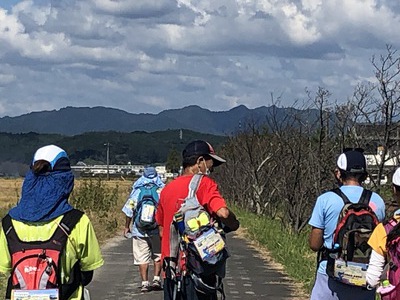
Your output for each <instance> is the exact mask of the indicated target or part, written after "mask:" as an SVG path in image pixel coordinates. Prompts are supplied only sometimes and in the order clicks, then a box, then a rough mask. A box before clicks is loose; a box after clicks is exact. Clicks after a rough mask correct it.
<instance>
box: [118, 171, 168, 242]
mask: <svg viewBox="0 0 400 300" xmlns="http://www.w3.org/2000/svg"><path fill="white" fill-rule="evenodd" d="M147 184H154V185H156V186H157V187H158V188H159V189H161V188H163V187H164V183H163V182H162V181H161V179H160V177H159V176H158V175H157V176H156V177H154V178H147V177H144V176H141V177H140V178H139V179H138V180H137V181H136V182H135V183H134V184H133V186H132V192H131V194H130V195H129V197H128V200H126V202H125V205H124V206H123V207H122V211H123V212H124V214H125V215H126V216H127V217H129V218H133V214H134V211H135V207H136V205H137V201H138V198H139V194H140V187H142V186H145V185H147ZM157 192H158V193H159V191H157ZM131 233H132V237H148V236H153V235H158V234H159V232H158V228H156V229H154V230H153V231H151V232H148V233H146V232H141V231H139V229H138V228H137V226H136V224H135V220H132V225H131Z"/></svg>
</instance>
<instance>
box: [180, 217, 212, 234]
mask: <svg viewBox="0 0 400 300" xmlns="http://www.w3.org/2000/svg"><path fill="white" fill-rule="evenodd" d="M186 224H187V226H188V228H189V229H190V231H192V232H196V231H198V230H199V229H200V228H201V227H203V226H206V225H208V224H210V217H209V215H208V214H207V213H205V212H202V213H200V214H199V215H198V216H197V217H195V218H191V219H189V220H187V221H186Z"/></svg>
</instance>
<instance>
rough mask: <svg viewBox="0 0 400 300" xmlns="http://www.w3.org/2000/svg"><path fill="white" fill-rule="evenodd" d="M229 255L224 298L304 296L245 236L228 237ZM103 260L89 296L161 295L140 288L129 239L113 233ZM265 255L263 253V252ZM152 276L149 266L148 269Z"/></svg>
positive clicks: (147, 298)
mask: <svg viewBox="0 0 400 300" xmlns="http://www.w3.org/2000/svg"><path fill="white" fill-rule="evenodd" d="M227 242H228V247H229V252H230V254H231V257H230V258H229V259H228V263H227V275H226V278H225V279H224V286H225V294H226V299H257V298H259V299H274V300H279V299H307V298H305V296H304V295H300V294H299V292H298V290H297V289H296V286H295V285H294V284H293V282H291V281H290V279H288V278H287V277H286V276H285V275H284V274H283V273H282V272H281V271H280V270H279V268H277V267H276V264H274V263H273V262H269V261H268V260H266V259H264V258H263V257H262V256H263V254H260V252H259V251H256V250H255V249H254V247H252V246H251V245H250V244H249V243H248V241H247V240H245V239H243V238H242V237H239V236H238V235H235V234H230V235H229V237H228V241H227ZM102 253H103V256H104V259H105V264H104V266H103V267H102V268H100V269H99V270H97V271H95V274H94V279H93V281H92V283H91V284H90V285H89V286H88V289H89V290H90V295H91V300H115V299H119V300H125V299H126V300H128V299H129V300H131V299H143V300H152V299H163V294H162V291H151V292H149V293H145V294H142V293H141V292H140V285H141V280H140V276H139V273H138V268H137V267H136V266H134V265H133V258H132V244H131V240H128V239H125V238H123V237H116V238H114V239H112V240H110V241H109V242H108V243H107V245H105V246H104V247H103V248H102ZM264 255H265V254H264ZM149 274H150V280H151V279H152V268H151V269H150V272H149Z"/></svg>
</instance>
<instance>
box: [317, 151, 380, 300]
mask: <svg viewBox="0 0 400 300" xmlns="http://www.w3.org/2000/svg"><path fill="white" fill-rule="evenodd" d="M367 174H368V173H367V163H366V159H365V156H364V154H363V153H362V151H360V149H346V150H344V151H343V153H341V154H340V155H339V157H338V159H337V163H336V169H335V179H336V181H337V183H338V185H339V186H340V192H341V193H343V194H344V195H345V196H346V197H347V198H348V200H349V201H350V202H351V203H358V201H359V200H360V199H361V195H362V194H363V192H364V188H363V187H362V183H363V181H364V180H365V179H366V177H367ZM368 205H369V206H370V208H371V209H372V210H373V211H374V212H375V214H376V216H377V218H378V220H379V221H382V220H383V219H384V218H385V204H384V201H383V199H382V198H381V197H380V196H379V195H378V194H376V193H372V194H371V197H370V201H369V203H368ZM343 207H344V201H343V199H342V197H340V196H339V195H338V194H337V193H335V192H334V191H328V192H325V193H323V194H322V195H320V196H319V197H318V198H317V201H316V203H315V206H314V209H313V212H312V215H311V218H310V220H309V225H311V227H312V228H311V233H310V237H309V245H310V248H311V249H312V250H313V251H316V252H318V253H320V254H321V257H320V259H319V261H318V266H317V273H316V278H315V283H314V287H313V289H312V292H311V300H321V299H324V300H347V299H349V300H374V299H375V291H373V290H366V289H362V288H361V287H358V286H351V285H346V284H343V283H341V282H337V281H335V280H334V279H332V278H331V277H329V276H328V275H327V271H326V267H327V255H324V254H326V253H327V252H329V251H330V250H331V249H332V248H333V238H334V233H335V230H336V227H337V222H338V219H339V215H340V212H341V211H342V208H343Z"/></svg>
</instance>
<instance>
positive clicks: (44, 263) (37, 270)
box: [2, 209, 83, 300]
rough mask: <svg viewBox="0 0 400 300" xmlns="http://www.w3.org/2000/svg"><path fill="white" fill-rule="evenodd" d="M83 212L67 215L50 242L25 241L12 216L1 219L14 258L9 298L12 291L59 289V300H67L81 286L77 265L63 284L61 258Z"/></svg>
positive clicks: (7, 293) (7, 295) (73, 212)
mask: <svg viewBox="0 0 400 300" xmlns="http://www.w3.org/2000/svg"><path fill="white" fill-rule="evenodd" d="M82 215H83V212H81V211H79V210H76V209H73V210H71V211H69V212H67V213H65V214H64V216H63V218H62V219H61V222H60V224H59V225H58V226H57V229H56V230H55V232H54V233H53V235H52V236H51V238H50V239H49V240H47V241H32V242H24V241H22V240H20V239H19V237H18V235H17V233H16V232H15V229H14V226H13V224H12V220H11V217H10V215H8V214H7V215H6V216H5V217H4V218H3V220H2V226H3V230H4V233H5V236H6V239H7V244H8V249H9V252H10V256H11V267H12V270H11V275H10V277H9V280H8V285H7V291H6V298H7V299H10V297H11V293H12V290H44V289H58V291H59V297H60V300H63V299H68V298H69V297H70V296H71V295H72V293H73V292H74V291H75V290H76V289H77V288H78V287H79V285H80V268H79V262H77V263H76V264H75V265H74V267H73V269H72V270H71V276H70V280H69V282H68V283H65V284H61V268H60V263H61V256H62V253H63V251H64V249H65V245H66V243H67V240H68V236H69V235H70V233H71V231H72V229H73V228H74V227H75V225H76V224H77V223H78V221H79V220H80V218H81V216H82Z"/></svg>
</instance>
